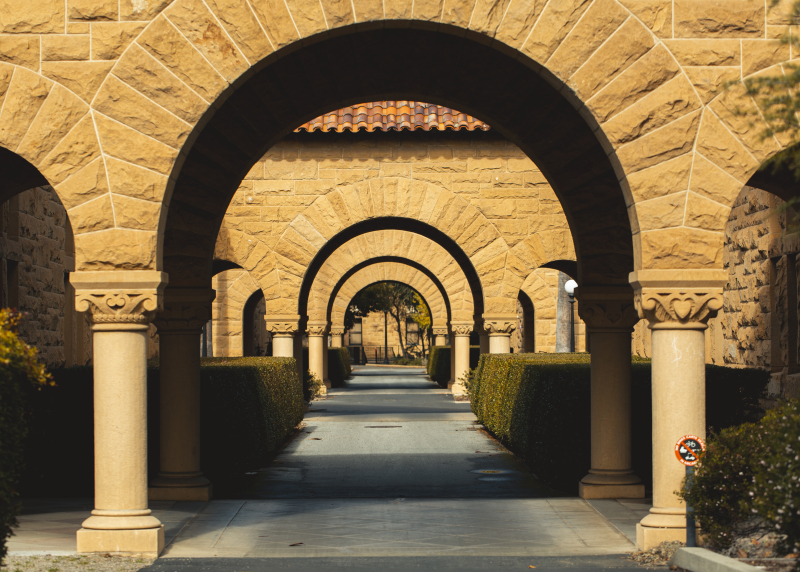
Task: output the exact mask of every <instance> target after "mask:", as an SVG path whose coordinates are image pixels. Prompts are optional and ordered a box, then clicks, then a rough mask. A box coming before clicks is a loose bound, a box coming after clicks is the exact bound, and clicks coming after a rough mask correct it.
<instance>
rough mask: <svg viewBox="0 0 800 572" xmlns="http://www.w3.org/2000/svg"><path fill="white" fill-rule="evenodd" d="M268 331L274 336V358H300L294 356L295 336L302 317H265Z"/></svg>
mask: <svg viewBox="0 0 800 572" xmlns="http://www.w3.org/2000/svg"><path fill="white" fill-rule="evenodd" d="M264 319H265V320H266V322H267V331H268V332H269V333H270V334H272V355H273V356H274V357H298V356H295V355H294V336H295V334H296V333H297V322H298V321H299V319H300V316H291V315H289V316H271V315H269V314H267V315H266V316H264Z"/></svg>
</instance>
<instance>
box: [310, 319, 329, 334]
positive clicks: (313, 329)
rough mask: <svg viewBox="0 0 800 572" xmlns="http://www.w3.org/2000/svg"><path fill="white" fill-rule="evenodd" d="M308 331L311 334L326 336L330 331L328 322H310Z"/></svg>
mask: <svg viewBox="0 0 800 572" xmlns="http://www.w3.org/2000/svg"><path fill="white" fill-rule="evenodd" d="M307 331H308V335H309V336H324V335H326V334H327V332H328V322H309V323H308V327H307Z"/></svg>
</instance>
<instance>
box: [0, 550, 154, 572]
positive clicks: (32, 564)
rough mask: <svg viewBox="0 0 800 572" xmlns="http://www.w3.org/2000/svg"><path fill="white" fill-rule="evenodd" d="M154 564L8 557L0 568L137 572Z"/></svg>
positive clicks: (11, 571) (10, 571)
mask: <svg viewBox="0 0 800 572" xmlns="http://www.w3.org/2000/svg"><path fill="white" fill-rule="evenodd" d="M152 563H153V559H151V558H130V557H125V556H111V555H101V554H97V555H96V554H91V555H84V554H80V555H77V554H76V555H73V556H8V557H6V559H5V561H4V562H3V565H2V566H0V572H136V571H137V570H141V569H143V568H148V567H149V566H150V565H151V564H152Z"/></svg>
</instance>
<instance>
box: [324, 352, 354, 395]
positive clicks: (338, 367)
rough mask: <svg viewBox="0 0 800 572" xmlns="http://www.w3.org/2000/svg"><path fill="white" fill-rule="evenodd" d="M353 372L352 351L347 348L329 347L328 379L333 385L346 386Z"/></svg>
mask: <svg viewBox="0 0 800 572" xmlns="http://www.w3.org/2000/svg"><path fill="white" fill-rule="evenodd" d="M351 372H352V370H351V368H350V352H348V351H347V348H328V380H329V381H330V382H331V387H344V382H345V380H346V379H347V378H349V377H350V374H351Z"/></svg>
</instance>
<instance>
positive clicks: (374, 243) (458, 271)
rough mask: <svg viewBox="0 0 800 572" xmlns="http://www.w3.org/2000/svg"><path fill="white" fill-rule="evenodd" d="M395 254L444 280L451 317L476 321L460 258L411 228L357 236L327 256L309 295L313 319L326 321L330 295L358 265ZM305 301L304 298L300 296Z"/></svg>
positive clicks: (471, 289)
mask: <svg viewBox="0 0 800 572" xmlns="http://www.w3.org/2000/svg"><path fill="white" fill-rule="evenodd" d="M384 256H392V257H393V258H396V259H403V260H406V261H409V262H412V263H416V264H419V265H421V266H424V267H425V268H426V269H427V270H428V271H429V272H430V273H431V274H433V275H434V276H435V277H436V278H437V280H438V282H439V283H441V285H442V288H443V289H444V291H445V293H446V295H447V296H446V297H447V304H448V305H449V312H450V318H451V319H454V320H469V321H472V320H474V316H475V313H476V310H475V301H474V298H473V295H474V289H473V286H472V285H471V284H470V280H469V279H468V277H467V275H466V273H465V272H464V270H463V268H462V267H461V265H460V264H459V263H458V261H457V260H456V259H455V258H454V257H453V256H452V254H451V253H450V252H448V251H447V250H446V249H445V248H444V247H442V246H441V245H440V244H438V243H436V242H435V241H433V240H431V239H430V238H427V237H424V236H422V235H419V234H415V233H413V232H409V231H400V230H387V231H373V232H367V233H364V234H360V235H357V236H356V237H354V238H352V239H350V240H348V241H347V242H345V243H344V244H342V246H340V247H339V248H337V249H336V250H334V251H333V252H332V253H331V254H330V255H329V256H327V257H326V258H325V260H324V262H323V263H322V264H321V266H320V268H319V271H317V272H316V273H315V276H314V279H313V283H312V284H311V285H310V288H309V294H308V296H307V304H308V306H307V307H308V315H309V319H310V321H326V320H328V317H329V313H330V311H331V310H330V307H329V306H330V300H331V295H332V294H333V293H335V291H336V289H337V287H339V284H340V280H341V278H342V277H343V276H346V275H347V273H348V272H349V271H350V270H351V269H352V268H354V267H355V266H357V265H359V264H363V263H367V262H368V261H370V260H374V259H379V258H380V257H384ZM301 301H302V299H301Z"/></svg>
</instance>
